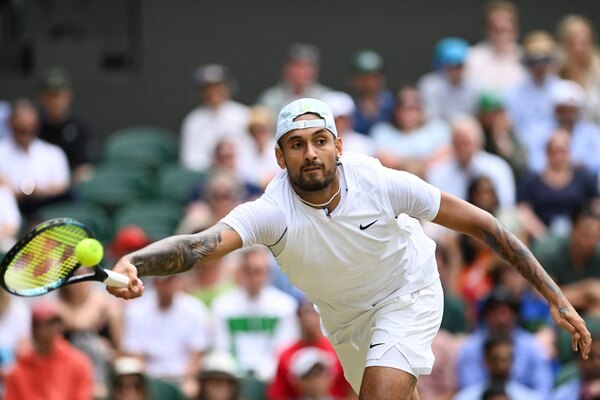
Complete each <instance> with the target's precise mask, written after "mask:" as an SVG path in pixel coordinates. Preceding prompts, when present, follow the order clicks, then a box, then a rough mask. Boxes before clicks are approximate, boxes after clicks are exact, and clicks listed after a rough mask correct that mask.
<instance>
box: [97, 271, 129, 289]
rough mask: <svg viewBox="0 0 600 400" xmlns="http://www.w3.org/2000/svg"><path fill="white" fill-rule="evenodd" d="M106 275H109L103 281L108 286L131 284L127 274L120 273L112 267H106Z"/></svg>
mask: <svg viewBox="0 0 600 400" xmlns="http://www.w3.org/2000/svg"><path fill="white" fill-rule="evenodd" d="M104 272H106V275H108V277H107V278H106V279H105V280H104V281H103V283H104V284H105V285H106V286H111V287H127V286H129V277H128V276H127V275H123V274H120V273H118V272H114V271H111V270H110V269H105V270H104Z"/></svg>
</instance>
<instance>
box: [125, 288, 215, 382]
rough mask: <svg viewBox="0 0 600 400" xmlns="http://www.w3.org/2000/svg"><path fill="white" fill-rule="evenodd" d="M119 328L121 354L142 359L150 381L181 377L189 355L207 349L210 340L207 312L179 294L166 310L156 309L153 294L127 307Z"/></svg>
mask: <svg viewBox="0 0 600 400" xmlns="http://www.w3.org/2000/svg"><path fill="white" fill-rule="evenodd" d="M123 325H124V326H123V327H124V332H123V351H124V352H126V353H132V354H137V355H142V356H143V357H144V360H145V362H146V368H147V371H148V374H149V375H151V376H154V377H164V378H173V377H181V376H183V375H184V374H185V372H186V368H187V367H188V365H187V364H188V361H189V355H190V353H191V352H198V351H205V350H206V349H208V347H209V346H210V338H211V337H212V335H211V333H212V332H211V319H210V313H209V311H208V308H207V307H206V306H205V305H204V303H202V302H200V301H199V300H198V299H196V298H195V297H193V296H191V295H189V294H186V293H182V292H180V293H176V294H175V295H174V298H173V303H172V304H171V306H170V307H169V308H167V309H160V308H159V307H158V298H157V295H156V293H155V292H150V293H147V294H146V295H145V296H144V298H142V299H139V300H138V301H135V302H131V303H127V305H126V307H125V318H124V320H123Z"/></svg>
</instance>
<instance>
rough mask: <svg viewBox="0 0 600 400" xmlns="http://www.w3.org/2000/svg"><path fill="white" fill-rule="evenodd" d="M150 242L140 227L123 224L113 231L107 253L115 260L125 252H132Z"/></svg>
mask: <svg viewBox="0 0 600 400" xmlns="http://www.w3.org/2000/svg"><path fill="white" fill-rule="evenodd" d="M150 242H151V241H150V238H149V237H148V235H146V232H144V230H143V229H142V228H140V227H139V226H137V225H125V226H123V227H121V228H120V229H119V230H118V231H117V232H116V233H115V236H114V238H113V241H112V243H111V244H110V246H109V248H108V254H107V255H108V257H110V259H111V260H114V262H117V261H118V260H119V259H120V258H121V257H123V256H124V255H125V254H129V253H133V252H134V251H136V250H139V249H141V248H142V247H145V246H147V245H149V244H150ZM107 264H110V262H108V263H107Z"/></svg>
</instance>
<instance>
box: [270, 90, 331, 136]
mask: <svg viewBox="0 0 600 400" xmlns="http://www.w3.org/2000/svg"><path fill="white" fill-rule="evenodd" d="M308 113H312V114H317V115H319V116H320V117H321V118H322V119H312V120H303V121H294V119H296V118H297V117H299V116H300V115H304V114H308ZM319 127H321V128H325V129H327V130H329V131H330V132H331V133H333V135H334V136H335V137H336V138H337V130H336V129H335V122H334V121H333V114H332V113H331V109H330V108H329V106H328V105H327V104H325V103H324V102H322V101H321V100H317V99H309V98H304V99H298V100H296V101H293V102H291V103H290V104H288V105H287V106H285V107H283V108H282V109H281V111H280V112H279V117H277V133H276V134H275V141H276V142H278V141H279V139H281V137H282V136H283V135H285V134H286V133H288V132H289V131H292V130H294V129H306V128H319Z"/></svg>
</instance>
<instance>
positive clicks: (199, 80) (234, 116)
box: [179, 64, 251, 171]
mask: <svg viewBox="0 0 600 400" xmlns="http://www.w3.org/2000/svg"><path fill="white" fill-rule="evenodd" d="M194 80H195V82H196V85H197V86H198V88H199V91H200V99H201V101H202V104H201V105H199V106H198V107H196V108H194V109H193V110H192V111H190V112H189V113H188V114H187V115H186V116H185V117H184V119H183V122H182V124H181V143H180V153H179V155H180V158H181V163H182V164H183V166H185V167H186V168H189V169H192V170H195V171H203V170H206V169H208V168H209V167H210V166H211V162H212V158H213V154H214V152H215V147H216V146H217V144H218V143H219V142H220V141H222V140H223V139H229V140H232V141H234V142H236V143H237V144H238V147H237V150H238V152H239V151H242V150H243V149H244V147H246V146H249V145H250V144H251V141H250V138H249V136H248V134H247V133H246V124H247V121H248V112H249V109H248V107H246V106H245V105H243V104H241V103H238V102H237V101H234V100H232V98H231V86H232V79H231V77H230V76H229V72H228V71H227V69H226V68H225V67H224V66H223V65H220V64H207V65H202V66H200V67H198V69H196V71H195V72H194Z"/></svg>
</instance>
